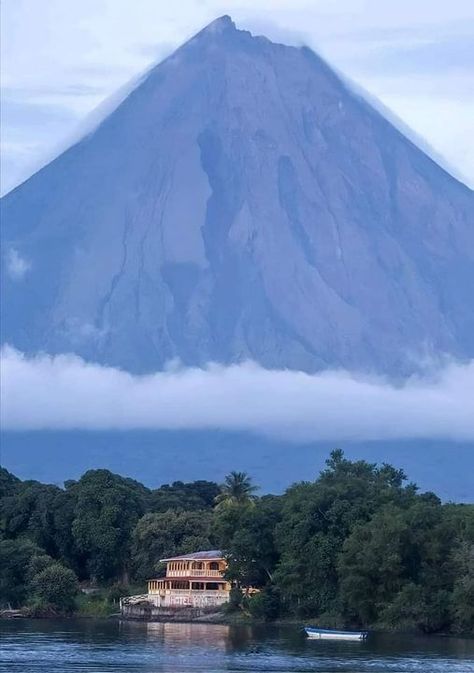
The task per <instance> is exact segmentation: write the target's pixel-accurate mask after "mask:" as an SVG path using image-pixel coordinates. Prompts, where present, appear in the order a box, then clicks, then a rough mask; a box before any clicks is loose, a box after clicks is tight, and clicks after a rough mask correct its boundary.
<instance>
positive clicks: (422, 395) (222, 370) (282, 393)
mask: <svg viewBox="0 0 474 673" xmlns="http://www.w3.org/2000/svg"><path fill="white" fill-rule="evenodd" d="M1 359H2V369H1V373H2V377H1V395H2V398H1V399H2V405H1V420H2V427H3V428H4V429H6V430H35V429H56V430H57V429H64V430H66V429H90V430H101V429H103V430H110V429H119V430H120V429H123V430H128V429H209V428H220V429H226V430H247V431H251V432H255V433H260V434H265V435H271V436H278V437H282V438H285V439H295V440H297V441H302V440H316V439H319V440H321V439H322V440H334V441H338V440H340V441H342V440H350V439H355V440H360V439H396V438H400V439H402V438H439V439H441V438H446V439H454V440H472V439H474V361H472V362H470V363H469V364H449V365H447V366H446V367H444V368H443V369H442V370H440V371H438V372H437V374H436V375H435V376H432V377H430V378H429V379H428V378H419V377H412V378H410V379H408V380H407V381H405V383H404V384H403V385H401V386H396V385H394V384H392V383H390V382H388V381H386V380H384V379H381V378H367V377H362V376H356V375H352V374H350V373H348V372H345V371H326V372H322V373H318V374H313V375H309V374H305V373H303V372H295V371H287V370H284V371H283V370H280V371H276V370H265V369H263V368H261V367H260V366H258V365H256V364H254V363H251V362H247V363H243V364H239V365H232V366H227V367H224V366H221V365H215V364H210V365H208V366H207V367H205V368H203V369H199V368H179V367H177V368H170V369H168V370H167V371H163V372H158V373H155V374H151V375H147V376H134V375H131V374H129V373H127V372H124V371H121V370H119V369H114V368H112V367H104V366H101V365H98V364H92V363H88V362H85V361H84V360H82V359H81V358H79V357H77V356H74V355H59V356H55V357H52V356H49V355H44V354H41V355H36V356H34V357H26V356H25V355H23V354H22V353H20V352H18V351H16V350H14V349H12V348H10V347H5V348H3V350H2V353H1Z"/></svg>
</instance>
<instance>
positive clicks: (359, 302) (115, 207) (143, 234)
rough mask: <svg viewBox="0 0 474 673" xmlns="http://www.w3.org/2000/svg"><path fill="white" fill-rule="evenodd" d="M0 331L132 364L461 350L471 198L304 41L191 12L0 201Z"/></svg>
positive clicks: (42, 345) (473, 228)
mask: <svg viewBox="0 0 474 673" xmlns="http://www.w3.org/2000/svg"><path fill="white" fill-rule="evenodd" d="M2 220H3V227H2V229H3V233H2V237H3V241H2V243H3V246H2V250H3V254H4V256H5V260H4V261H5V264H4V265H3V277H2V313H3V316H2V341H3V342H8V343H10V344H12V345H14V346H15V347H17V348H19V349H20V350H22V351H25V352H36V351H38V350H45V351H47V352H49V353H60V352H71V351H72V352H76V353H78V354H80V355H81V356H83V357H84V358H86V359H88V360H94V361H97V362H101V363H107V364H111V365H114V366H120V367H124V368H126V369H128V370H130V371H133V372H148V371H152V370H156V369H159V368H160V367H162V366H163V365H164V363H165V362H166V361H168V360H170V359H172V358H179V359H180V360H181V361H182V362H183V363H185V364H189V365H202V364H204V363H206V362H208V361H217V362H222V363H230V362H238V361H241V360H244V359H249V358H250V359H253V360H255V361H257V362H259V363H261V364H262V365H264V366H265V367H272V368H291V369H301V370H305V371H316V370H318V369H324V368H328V367H343V368H346V369H352V370H354V369H357V370H369V371H377V372H383V373H387V374H393V373H397V374H398V373H400V372H402V373H403V372H407V373H408V372H410V371H413V370H414V369H416V368H417V363H418V362H420V361H422V360H423V359H424V358H426V357H430V358H431V357H433V356H438V355H444V354H449V355H452V356H454V357H461V358H462V357H473V356H474V301H473V290H474V193H473V192H472V191H471V190H470V189H468V188H467V187H466V186H465V185H463V184H462V183H460V182H458V181H457V180H456V179H454V178H453V177H452V176H451V175H449V174H448V173H447V172H446V171H445V170H443V169H442V168H440V167H439V166H438V165H437V164H436V163H435V162H434V161H433V160H432V159H430V158H429V157H428V156H427V155H426V154H424V153H423V152H422V151H421V150H420V149H419V148H418V147H416V146H415V145H414V144H413V143H412V142H411V141H410V140H408V139H407V138H406V137H404V135H403V134H402V133H401V132H400V131H399V130H397V128H395V127H394V126H393V125H392V124H391V123H390V122H389V121H388V120H387V119H385V118H384V117H383V116H382V115H381V114H380V113H379V112H378V111H376V110H375V109H373V108H372V107H371V105H370V104H369V103H368V102H367V101H365V100H364V99H363V98H362V97H360V96H359V95H357V94H355V93H354V92H353V91H352V90H351V88H350V87H348V86H347V85H346V84H345V83H344V82H343V81H342V80H341V78H340V77H339V76H338V75H336V74H335V73H334V72H333V71H332V70H331V69H330V68H329V67H328V65H327V64H326V63H325V62H324V61H323V60H322V59H320V58H319V57H318V56H317V55H316V54H315V53H314V52H312V51H311V50H310V49H308V48H305V47H303V48H295V47H289V46H285V45H281V44H274V43H272V42H270V41H269V40H268V39H266V38H265V37H254V36H252V35H251V34H250V33H249V32H246V31H242V30H237V29H236V27H235V25H234V24H233V22H232V21H231V19H230V18H229V17H222V18H220V19H217V20H216V21H214V22H213V23H211V24H210V25H209V26H208V27H207V28H205V29H204V30H202V31H201V32H200V33H198V34H197V35H196V36H195V37H194V38H193V39H191V40H190V41H189V42H187V43H186V44H184V45H183V46H182V47H181V48H180V49H178V50H177V51H176V52H175V53H174V54H173V55H171V56H170V57H169V58H167V59H166V60H165V61H163V62H162V63H160V64H159V65H157V66H155V67H154V68H153V69H151V70H150V71H149V72H148V73H147V75H146V76H145V77H144V78H142V80H141V82H140V84H139V85H138V86H137V87H136V88H135V89H134V90H133V91H132V92H131V93H130V94H129V95H128V97H127V98H126V99H125V100H123V101H122V103H121V104H120V105H119V106H118V107H117V108H116V109H115V110H114V111H113V112H112V113H111V114H110V115H109V116H108V117H107V118H106V119H105V120H103V121H102V122H101V123H100V125H99V126H98V127H97V128H96V129H95V130H94V131H93V132H91V133H90V134H89V135H87V136H86V137H84V138H83V139H82V140H81V141H80V142H78V143H77V144H75V145H74V146H72V147H71V148H70V149H68V150H67V151H66V152H64V153H63V154H61V155H60V156H59V157H57V158H56V159H55V160H53V161H52V162H51V163H50V164H48V165H47V166H46V167H44V168H43V169H42V170H40V171H39V172H38V173H36V174H35V175H33V176H32V177H31V178H29V179H28V180H27V181H26V182H25V183H23V184H22V185H20V186H19V187H17V188H16V189H15V190H13V191H12V192H10V193H9V194H8V195H7V196H5V197H4V198H3V200H2Z"/></svg>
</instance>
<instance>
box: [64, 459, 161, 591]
mask: <svg viewBox="0 0 474 673" xmlns="http://www.w3.org/2000/svg"><path fill="white" fill-rule="evenodd" d="M67 491H68V493H70V495H71V497H72V498H73V499H74V503H75V504H74V519H73V522H72V534H73V538H74V543H75V547H76V550H77V553H78V554H79V555H80V563H81V564H82V565H85V568H86V570H87V573H88V574H89V575H90V576H91V577H92V578H93V579H96V580H98V581H106V580H110V579H120V580H121V581H122V582H123V583H124V584H127V583H128V573H129V566H130V549H131V538H132V531H133V529H134V528H135V525H136V523H137V521H138V520H139V519H140V517H141V516H142V515H143V514H144V512H145V509H146V504H147V498H148V496H149V491H148V489H146V488H145V487H144V486H142V484H139V483H138V482H136V481H134V480H133V479H124V478H123V477H120V476H118V475H116V474H112V472H109V471H108V470H89V471H88V472H86V473H85V474H84V475H83V476H82V477H81V479H80V480H79V481H78V482H74V483H69V484H68V485H67Z"/></svg>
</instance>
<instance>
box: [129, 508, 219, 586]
mask: <svg viewBox="0 0 474 673" xmlns="http://www.w3.org/2000/svg"><path fill="white" fill-rule="evenodd" d="M211 518H212V514H211V512H207V511H200V512H199V511H198V512H180V511H173V510H169V511H168V512H162V513H156V512H153V513H151V512H149V513H148V514H145V515H144V516H143V517H142V518H141V519H140V520H139V521H138V523H137V525H136V527H135V529H134V531H133V543H132V564H133V571H134V574H135V577H137V578H138V579H142V580H143V579H148V578H150V577H156V576H157V574H160V572H161V570H162V569H161V567H160V564H159V561H160V559H162V558H166V557H170V556H176V555H178V554H186V553H190V552H194V551H196V550H204V549H209V547H211V546H212V542H211V539H210V538H211Z"/></svg>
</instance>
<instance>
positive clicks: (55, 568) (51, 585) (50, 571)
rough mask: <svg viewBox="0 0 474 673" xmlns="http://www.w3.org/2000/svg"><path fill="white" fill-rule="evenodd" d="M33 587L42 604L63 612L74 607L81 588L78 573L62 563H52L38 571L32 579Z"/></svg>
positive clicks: (37, 599)
mask: <svg viewBox="0 0 474 673" xmlns="http://www.w3.org/2000/svg"><path fill="white" fill-rule="evenodd" d="M31 588H32V591H33V597H34V598H35V599H36V601H37V602H38V603H39V604H40V605H43V606H44V607H45V608H46V607H47V608H52V609H53V610H58V611H61V612H70V611H72V610H73V609H74V607H75V605H74V599H75V597H76V595H77V592H78V589H79V587H78V582H77V577H76V575H75V574H74V573H73V571H72V570H69V568H65V567H64V566H62V565H61V564H60V563H52V564H51V565H49V566H48V567H46V568H45V569H44V570H42V571H41V572H39V573H37V574H36V575H35V576H34V577H33V579H32V581H31Z"/></svg>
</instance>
